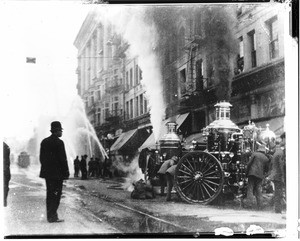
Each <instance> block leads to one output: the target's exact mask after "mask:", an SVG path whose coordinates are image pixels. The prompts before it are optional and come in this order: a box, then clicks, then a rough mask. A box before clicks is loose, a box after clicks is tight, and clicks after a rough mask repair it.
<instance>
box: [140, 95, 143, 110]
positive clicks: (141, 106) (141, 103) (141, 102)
mask: <svg viewBox="0 0 300 241" xmlns="http://www.w3.org/2000/svg"><path fill="white" fill-rule="evenodd" d="M143 108H144V100H143V94H141V95H140V115H142V114H144V109H143Z"/></svg>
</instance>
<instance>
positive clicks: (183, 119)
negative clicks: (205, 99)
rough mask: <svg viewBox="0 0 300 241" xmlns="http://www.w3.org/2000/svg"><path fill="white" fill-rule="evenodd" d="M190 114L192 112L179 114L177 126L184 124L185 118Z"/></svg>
mask: <svg viewBox="0 0 300 241" xmlns="http://www.w3.org/2000/svg"><path fill="white" fill-rule="evenodd" d="M189 114H190V113H185V114H182V115H178V116H177V119H176V123H177V128H179V127H180V126H181V125H182V123H183V122H184V121H185V119H186V118H187V117H188V115H189Z"/></svg>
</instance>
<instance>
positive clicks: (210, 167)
mask: <svg viewBox="0 0 300 241" xmlns="http://www.w3.org/2000/svg"><path fill="white" fill-rule="evenodd" d="M213 167H215V166H209V168H208V169H206V170H205V171H203V172H202V173H203V175H204V174H205V173H207V172H208V171H209V170H211V169H212V168H213Z"/></svg>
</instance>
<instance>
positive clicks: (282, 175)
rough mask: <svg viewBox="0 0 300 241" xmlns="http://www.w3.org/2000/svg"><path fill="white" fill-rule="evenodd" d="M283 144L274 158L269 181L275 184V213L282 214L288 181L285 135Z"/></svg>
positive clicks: (283, 135) (282, 137) (279, 146)
mask: <svg viewBox="0 0 300 241" xmlns="http://www.w3.org/2000/svg"><path fill="white" fill-rule="evenodd" d="M280 138H281V143H280V144H279V145H278V147H277V149H276V152H275V153H274V155H273V158H272V167H271V172H270V175H269V176H268V177H267V179H269V180H271V181H272V182H273V183H274V186H275V187H274V189H275V190H274V206H275V213H281V212H282V200H283V193H284V190H285V181H286V180H285V179H286V169H285V165H286V160H285V133H283V134H282V135H281V136H280Z"/></svg>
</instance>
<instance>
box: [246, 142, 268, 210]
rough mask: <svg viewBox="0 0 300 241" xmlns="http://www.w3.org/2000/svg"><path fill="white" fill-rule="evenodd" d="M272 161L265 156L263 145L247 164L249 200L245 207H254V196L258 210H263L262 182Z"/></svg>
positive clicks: (247, 199)
mask: <svg viewBox="0 0 300 241" xmlns="http://www.w3.org/2000/svg"><path fill="white" fill-rule="evenodd" d="M269 165H270V160H269V158H268V157H267V155H266V154H265V147H264V146H263V145H261V146H260V147H259V148H258V149H257V151H256V152H253V153H252V155H251V156H250V159H249V162H248V163H247V168H246V175H247V176H248V187H247V198H246V200H244V205H246V206H252V203H253V199H254V196H255V198H256V203H257V208H258V209H261V208H262V181H263V179H264V177H265V175H266V173H267V172H268V169H269Z"/></svg>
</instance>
